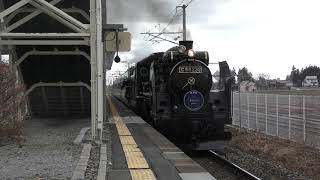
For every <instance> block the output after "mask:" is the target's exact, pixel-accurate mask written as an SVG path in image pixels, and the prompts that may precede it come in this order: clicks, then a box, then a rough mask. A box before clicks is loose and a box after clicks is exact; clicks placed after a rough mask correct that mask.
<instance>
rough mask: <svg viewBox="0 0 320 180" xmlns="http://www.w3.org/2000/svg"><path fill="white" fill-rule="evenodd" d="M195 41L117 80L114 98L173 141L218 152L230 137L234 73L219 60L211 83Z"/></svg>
mask: <svg viewBox="0 0 320 180" xmlns="http://www.w3.org/2000/svg"><path fill="white" fill-rule="evenodd" d="M192 43H193V42H192V41H181V42H180V45H179V46H176V47H173V48H171V49H169V50H168V51H166V52H159V53H153V54H151V55H150V56H148V57H147V58H145V59H142V60H141V61H139V62H138V63H137V64H136V65H135V66H134V67H131V68H129V69H128V71H127V73H126V74H125V75H124V76H123V77H122V78H120V79H118V80H117V82H116V83H115V84H114V86H113V89H114V90H113V94H114V95H115V96H116V97H118V98H119V99H121V100H122V101H123V102H125V103H126V104H127V105H128V106H130V107H131V108H133V109H134V110H135V111H136V112H137V113H138V114H139V115H141V117H142V118H143V119H145V120H146V121H147V122H148V123H150V124H151V125H153V126H155V127H156V128H157V129H158V130H160V131H161V132H162V133H164V134H165V135H166V136H167V137H168V138H169V139H171V140H173V141H175V142H178V143H179V144H183V145H187V146H189V147H191V148H192V149H197V150H207V149H214V148H216V147H218V146H220V145H221V143H222V144H223V142H225V141H228V140H229V139H230V138H231V134H230V133H229V132H226V131H225V128H224V126H225V124H230V123H231V78H230V76H231V73H230V70H229V66H228V64H227V62H225V61H224V62H219V63H218V64H217V66H219V68H218V69H219V71H218V72H216V73H215V74H214V75H215V76H216V75H218V76H219V77H214V79H213V75H212V73H211V71H210V69H209V67H208V65H209V55H208V52H206V51H197V52H196V51H194V50H193V49H192ZM217 79H218V80H217ZM213 80H215V81H216V82H214V81H213Z"/></svg>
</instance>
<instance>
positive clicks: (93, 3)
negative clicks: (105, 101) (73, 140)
mask: <svg viewBox="0 0 320 180" xmlns="http://www.w3.org/2000/svg"><path fill="white" fill-rule="evenodd" d="M90 38H91V39H90V56H91V60H90V64H91V138H92V139H96V136H97V135H96V130H97V128H96V121H97V110H96V106H97V105H96V102H97V101H96V100H97V98H96V93H97V92H96V90H97V88H96V82H97V81H96V78H97V74H96V73H97V70H96V65H97V52H96V49H97V26H96V1H95V0H92V1H90Z"/></svg>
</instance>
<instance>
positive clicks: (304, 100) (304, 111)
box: [302, 96, 307, 142]
mask: <svg viewBox="0 0 320 180" xmlns="http://www.w3.org/2000/svg"><path fill="white" fill-rule="evenodd" d="M302 106H303V107H302V108H303V109H302V110H303V142H306V123H307V122H306V97H305V96H302Z"/></svg>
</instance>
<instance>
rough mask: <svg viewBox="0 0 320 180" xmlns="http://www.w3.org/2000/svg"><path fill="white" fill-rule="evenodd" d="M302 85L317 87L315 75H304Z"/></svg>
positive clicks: (317, 82)
mask: <svg viewBox="0 0 320 180" xmlns="http://www.w3.org/2000/svg"><path fill="white" fill-rule="evenodd" d="M302 86H303V87H319V81H318V77H317V76H306V77H305V78H304V80H303V82H302Z"/></svg>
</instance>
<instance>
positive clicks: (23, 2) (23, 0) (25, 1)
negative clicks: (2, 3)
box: [0, 0, 31, 22]
mask: <svg viewBox="0 0 320 180" xmlns="http://www.w3.org/2000/svg"><path fill="white" fill-rule="evenodd" d="M30 1H31V0H21V1H19V2H17V3H15V4H14V5H12V6H10V7H9V8H8V9H6V10H4V11H2V12H1V13H0V21H1V22H3V19H4V17H6V16H7V15H9V14H11V13H13V12H14V11H16V10H17V9H19V8H21V7H22V6H24V5H26V4H28V3H29V2H30Z"/></svg>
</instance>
